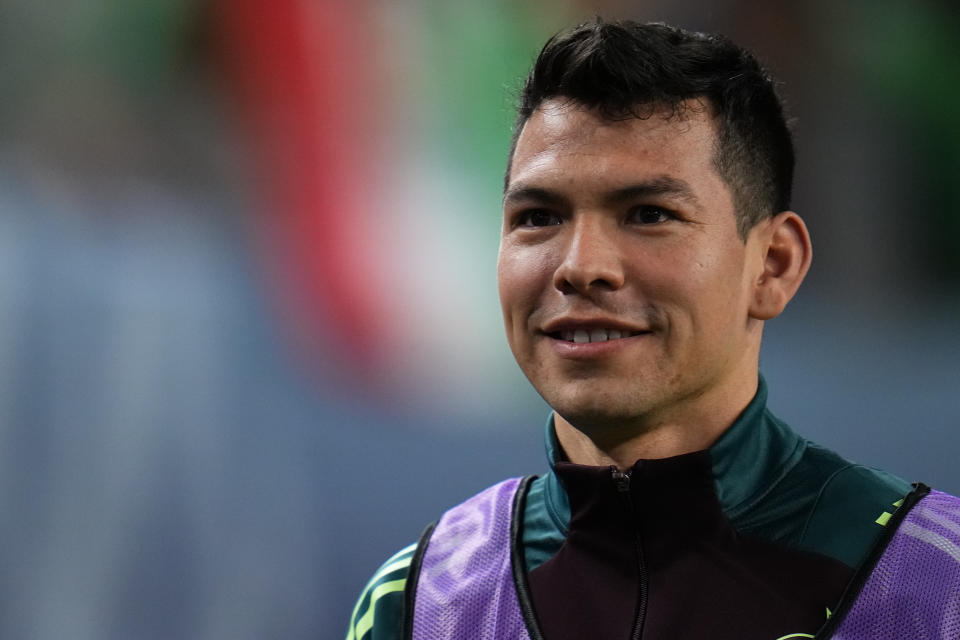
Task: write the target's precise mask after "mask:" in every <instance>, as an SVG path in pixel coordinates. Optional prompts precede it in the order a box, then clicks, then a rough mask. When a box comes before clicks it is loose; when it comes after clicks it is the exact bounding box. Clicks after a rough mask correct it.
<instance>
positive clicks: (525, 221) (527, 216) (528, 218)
mask: <svg viewBox="0 0 960 640" xmlns="http://www.w3.org/2000/svg"><path fill="white" fill-rule="evenodd" d="M560 223H561V220H560V216H558V215H557V214H555V213H551V212H550V211H547V210H546V209H530V210H528V211H524V212H522V213H520V214H518V215H517V218H516V226H518V227H549V226H553V225H558V224H560Z"/></svg>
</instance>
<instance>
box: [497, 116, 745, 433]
mask: <svg viewBox="0 0 960 640" xmlns="http://www.w3.org/2000/svg"><path fill="white" fill-rule="evenodd" d="M714 144H715V128H714V124H713V121H712V120H711V118H710V115H709V112H708V111H704V110H703V109H700V108H696V107H695V108H693V109H689V110H688V111H687V112H686V115H685V116H684V117H682V118H678V117H673V118H667V117H665V114H661V113H654V114H653V116H652V117H650V118H647V119H643V120H641V119H637V118H630V119H627V120H623V121H615V122H611V121H607V120H604V119H602V118H600V117H598V116H597V115H596V114H595V113H594V112H592V111H589V110H587V109H584V108H582V107H580V106H578V105H576V104H571V103H569V102H566V101H559V100H553V101H548V102H545V103H544V104H543V105H542V106H541V108H540V109H538V110H537V111H536V112H535V113H534V114H533V115H532V116H531V117H530V119H529V120H528V121H527V123H526V124H525V126H524V128H523V131H522V133H521V135H520V137H519V140H518V141H517V145H516V150H515V153H514V156H513V162H512V169H511V176H510V182H509V185H508V186H507V190H506V193H505V197H504V207H503V213H504V222H503V235H502V238H501V244H500V257H499V263H498V276H499V288H500V301H501V304H502V307H503V314H504V321H505V324H506V330H507V339H508V342H509V343H510V348H511V350H512V351H513V354H514V357H516V359H517V362H518V363H519V364H520V367H521V369H523V371H524V373H525V374H526V376H527V377H528V378H529V379H530V381H531V383H532V384H533V386H534V387H535V388H536V389H537V391H538V392H539V393H540V394H541V395H542V396H543V397H544V399H545V400H546V401H547V402H548V403H549V404H550V405H551V406H552V407H553V408H554V409H555V410H556V411H557V413H559V414H560V415H561V416H562V417H563V418H565V419H566V420H567V421H568V422H570V423H571V424H573V425H574V426H576V427H578V428H580V429H581V430H588V431H589V430H593V429H602V428H604V427H614V428H624V427H629V426H630V425H636V426H639V427H640V428H652V427H654V426H657V425H658V424H662V423H664V422H665V421H669V420H683V419H696V411H695V408H696V407H700V409H701V412H702V411H703V410H708V409H704V407H709V405H710V398H711V397H712V396H717V395H718V394H723V393H725V392H726V390H728V389H730V388H735V387H737V386H738V385H740V386H741V387H742V385H743V384H746V385H751V384H753V385H755V384H756V375H757V374H756V366H757V363H756V357H757V355H756V353H757V350H758V349H759V337H760V323H758V322H757V321H755V320H751V319H750V318H749V317H748V313H747V308H748V305H749V301H750V296H751V292H752V285H753V283H754V282H755V281H756V279H757V278H759V277H760V273H761V272H762V263H763V258H762V253H761V252H757V251H755V250H754V248H753V245H754V244H755V243H754V241H753V238H754V236H753V234H751V235H750V237H748V239H747V241H746V242H744V241H743V239H741V237H740V236H739V235H738V233H737V225H736V220H735V218H734V209H733V198H732V196H731V193H730V190H729V188H728V187H727V186H726V184H725V183H724V182H723V180H722V179H721V178H720V177H719V176H718V175H717V173H716V170H715V169H714V167H713V153H714ZM691 411H692V413H691Z"/></svg>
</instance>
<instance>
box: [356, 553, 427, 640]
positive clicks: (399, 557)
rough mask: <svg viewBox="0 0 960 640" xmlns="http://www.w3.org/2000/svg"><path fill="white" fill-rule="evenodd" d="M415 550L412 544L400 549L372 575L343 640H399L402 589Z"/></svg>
mask: <svg viewBox="0 0 960 640" xmlns="http://www.w3.org/2000/svg"><path fill="white" fill-rule="evenodd" d="M416 548H417V545H416V543H414V544H411V545H409V546H407V547H404V548H403V549H401V550H400V551H398V552H397V553H395V554H393V555H392V556H390V558H389V559H388V560H387V561H386V562H384V563H383V564H382V565H380V568H379V569H377V571H376V572H375V573H374V574H373V577H372V578H370V580H369V581H368V582H367V585H366V586H365V587H364V588H363V591H362V592H361V593H360V598H359V599H358V600H357V604H356V606H355V607H354V608H353V614H352V615H351V616H350V627H349V629H348V630H347V640H399V639H400V636H401V632H402V629H401V624H402V623H403V607H404V589H405V588H406V586H407V576H408V574H409V571H410V562H411V561H412V560H413V554H414V552H415V551H416Z"/></svg>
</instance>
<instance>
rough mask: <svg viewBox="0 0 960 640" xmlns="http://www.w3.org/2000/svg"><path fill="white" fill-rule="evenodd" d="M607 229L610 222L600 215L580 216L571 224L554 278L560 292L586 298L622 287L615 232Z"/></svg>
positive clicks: (621, 267)
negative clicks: (577, 294)
mask: <svg viewBox="0 0 960 640" xmlns="http://www.w3.org/2000/svg"><path fill="white" fill-rule="evenodd" d="M609 226H610V221H609V220H606V219H604V218H602V217H600V216H598V217H592V216H580V217H576V218H574V219H573V220H572V221H571V222H570V228H569V231H568V236H567V242H566V244H565V245H564V254H563V257H562V260H561V262H560V264H559V266H558V267H557V270H556V271H555V272H554V276H553V284H554V286H555V287H556V288H557V289H558V290H559V291H560V292H561V293H565V294H570V293H580V294H583V295H589V294H591V293H595V292H599V291H615V290H617V289H619V288H620V287H622V286H623V283H624V272H623V263H622V261H621V259H620V252H619V251H618V249H617V243H616V238H615V235H616V229H612V228H608V227H609Z"/></svg>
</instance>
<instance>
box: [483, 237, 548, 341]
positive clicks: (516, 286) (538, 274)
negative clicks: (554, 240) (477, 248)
mask: <svg viewBox="0 0 960 640" xmlns="http://www.w3.org/2000/svg"><path fill="white" fill-rule="evenodd" d="M552 274H553V271H552V270H551V268H550V259H549V255H548V253H547V252H546V251H544V250H542V249H541V248H535V247H519V248H518V247H510V246H505V247H504V248H502V249H501V250H500V256H499V258H498V260H497V287H498V290H499V293H500V305H501V307H502V308H503V314H504V317H505V318H507V320H508V322H509V321H510V320H511V318H512V319H513V321H517V320H522V318H518V317H516V316H517V315H518V314H519V315H522V316H525V315H527V314H529V313H530V312H531V311H532V310H533V309H534V308H535V307H536V306H537V303H538V301H539V300H540V299H541V298H542V296H543V294H544V293H545V292H546V291H548V290H549V288H550V287H551V286H552Z"/></svg>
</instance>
